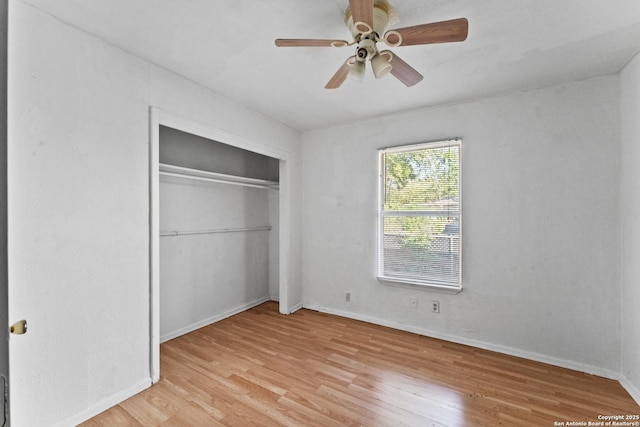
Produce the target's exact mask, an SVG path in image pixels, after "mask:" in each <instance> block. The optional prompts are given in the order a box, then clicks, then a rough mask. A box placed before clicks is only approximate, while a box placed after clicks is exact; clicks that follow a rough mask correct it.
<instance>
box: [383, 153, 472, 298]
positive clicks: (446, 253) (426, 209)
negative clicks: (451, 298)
mask: <svg viewBox="0 0 640 427" xmlns="http://www.w3.org/2000/svg"><path fill="white" fill-rule="evenodd" d="M460 143H461V141H460V140H451V141H440V142H434V143H426V144H420V145H411V146H404V147H395V148H388V149H382V150H380V208H379V209H380V210H379V216H378V218H379V233H378V278H379V279H380V280H382V281H390V282H400V283H409V284H415V285H426V286H433V287H438V288H447V289H453V290H460V289H461V259H460V258H461V257H460V255H461V245H460V236H461V230H462V223H461V220H462V215H461V197H460V196H461V193H460V187H461V185H460Z"/></svg>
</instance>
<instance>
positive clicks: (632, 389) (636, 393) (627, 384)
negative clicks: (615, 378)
mask: <svg viewBox="0 0 640 427" xmlns="http://www.w3.org/2000/svg"><path fill="white" fill-rule="evenodd" d="M620 384H621V385H622V387H624V389H625V390H627V393H629V395H631V397H632V398H633V400H635V401H636V403H637V404H638V405H640V389H638V387H636V385H635V384H634V383H632V382H631V381H629V379H628V378H627V377H625V376H624V375H623V376H622V378H621V379H620Z"/></svg>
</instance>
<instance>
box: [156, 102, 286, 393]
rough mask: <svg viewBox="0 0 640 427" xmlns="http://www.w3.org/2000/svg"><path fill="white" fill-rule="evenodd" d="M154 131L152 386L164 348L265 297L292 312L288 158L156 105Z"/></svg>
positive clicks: (261, 301)
mask: <svg viewBox="0 0 640 427" xmlns="http://www.w3.org/2000/svg"><path fill="white" fill-rule="evenodd" d="M150 130H151V150H150V153H151V154H150V155H151V159H150V194H151V203H150V205H151V209H150V210H151V212H150V214H151V215H150V248H151V249H150V250H151V256H150V259H151V262H150V264H151V265H150V273H151V274H150V278H151V280H150V281H151V283H150V376H151V380H152V383H155V382H157V381H158V380H159V378H160V343H162V342H165V341H168V340H170V339H173V338H176V337H178V336H180V335H183V334H186V333H189V332H191V331H194V330H196V329H199V328H201V327H203V326H206V325H209V324H211V323H215V322H217V321H219V320H222V319H224V318H226V317H229V316H231V315H233V314H236V313H239V312H241V311H244V310H247V309H249V308H251V307H254V306H256V305H259V304H262V303H263V302H265V301H269V300H275V301H279V302H280V312H281V313H283V314H288V313H290V312H291V309H290V308H289V307H288V301H287V290H288V289H287V280H286V279H287V272H288V259H287V257H286V254H287V253H288V251H287V243H288V238H287V236H288V235H289V230H288V224H286V222H283V221H282V217H283V216H286V209H287V208H288V206H289V200H288V185H287V184H288V183H287V177H288V170H287V153H282V152H278V151H277V150H273V149H271V148H270V147H264V146H262V145H260V144H256V143H251V142H247V141H244V140H241V139H239V138H238V137H237V136H234V135H229V134H224V133H223V132H220V131H219V130H216V129H206V128H203V127H202V126H201V125H196V124H194V123H192V122H189V121H187V120H185V119H182V118H177V117H175V116H172V115H170V114H168V113H166V112H163V111H160V110H157V109H154V108H152V109H151V129H150ZM283 208H284V212H283ZM281 213H284V214H285V215H281Z"/></svg>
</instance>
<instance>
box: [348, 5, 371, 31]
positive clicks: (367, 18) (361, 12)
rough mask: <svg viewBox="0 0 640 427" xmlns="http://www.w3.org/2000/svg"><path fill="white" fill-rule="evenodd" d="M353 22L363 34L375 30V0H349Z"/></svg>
mask: <svg viewBox="0 0 640 427" xmlns="http://www.w3.org/2000/svg"><path fill="white" fill-rule="evenodd" d="M349 5H350V6H351V17H352V18H353V24H354V26H355V28H356V30H358V31H359V32H360V33H361V34H369V33H371V32H372V31H373V0H349Z"/></svg>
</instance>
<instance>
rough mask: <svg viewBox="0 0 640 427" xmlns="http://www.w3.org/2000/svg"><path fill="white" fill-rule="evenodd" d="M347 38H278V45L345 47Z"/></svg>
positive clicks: (347, 43)
mask: <svg viewBox="0 0 640 427" xmlns="http://www.w3.org/2000/svg"><path fill="white" fill-rule="evenodd" d="M348 45H349V42H348V41H346V40H327V39H276V46H278V47H343V46H348Z"/></svg>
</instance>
